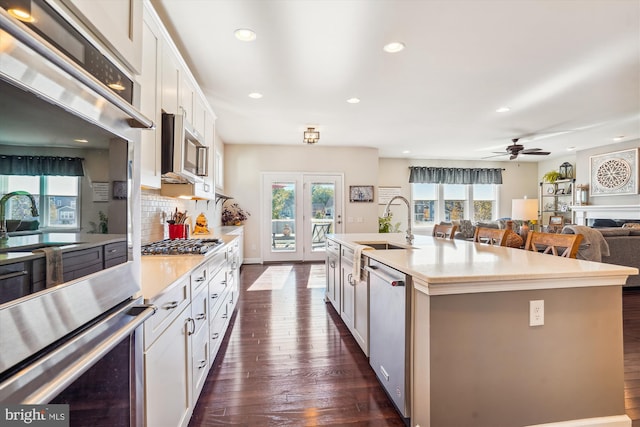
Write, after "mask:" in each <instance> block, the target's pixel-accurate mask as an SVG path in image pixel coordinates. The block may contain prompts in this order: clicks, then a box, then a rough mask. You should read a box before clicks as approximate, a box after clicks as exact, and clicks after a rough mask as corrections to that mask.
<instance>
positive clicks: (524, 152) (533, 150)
mask: <svg viewBox="0 0 640 427" xmlns="http://www.w3.org/2000/svg"><path fill="white" fill-rule="evenodd" d="M535 151H542V148H527V149H526V150H522V151H520V152H521V153H523V154H528V153H533V152H535Z"/></svg>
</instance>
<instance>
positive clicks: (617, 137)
mask: <svg viewBox="0 0 640 427" xmlns="http://www.w3.org/2000/svg"><path fill="white" fill-rule="evenodd" d="M623 139H624V135H618V136H616V137H615V138H613V140H614V141H622V140H623Z"/></svg>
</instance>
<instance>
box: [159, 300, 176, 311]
mask: <svg viewBox="0 0 640 427" xmlns="http://www.w3.org/2000/svg"><path fill="white" fill-rule="evenodd" d="M177 306H178V301H171V302H168V303H166V304H165V305H163V306H162V308H164V309H165V310H173V309H174V308H176V307H177Z"/></svg>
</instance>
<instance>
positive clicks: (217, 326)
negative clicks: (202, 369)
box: [209, 304, 229, 363]
mask: <svg viewBox="0 0 640 427" xmlns="http://www.w3.org/2000/svg"><path fill="white" fill-rule="evenodd" d="M228 323H229V313H228V312H227V304H224V305H223V306H222V307H220V309H219V310H218V312H217V313H216V314H214V315H213V318H212V320H211V325H210V327H209V337H210V338H211V356H210V360H211V363H213V361H214V359H215V358H216V354H217V353H218V349H219V348H220V344H222V339H223V338H224V334H225V332H226V330H227V324H228Z"/></svg>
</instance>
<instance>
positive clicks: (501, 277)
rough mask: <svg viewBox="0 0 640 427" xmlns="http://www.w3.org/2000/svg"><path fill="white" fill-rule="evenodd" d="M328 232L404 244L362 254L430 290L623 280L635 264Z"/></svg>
mask: <svg viewBox="0 0 640 427" xmlns="http://www.w3.org/2000/svg"><path fill="white" fill-rule="evenodd" d="M328 238H330V239H332V240H334V241H335V242H337V243H340V244H342V245H345V246H347V247H350V248H352V249H353V248H355V247H356V246H357V245H359V244H365V245H366V243H367V242H368V243H375V242H390V243H394V244H396V245H399V246H406V247H407V248H408V249H407V250H397V249H390V250H381V249H376V250H364V251H363V254H364V255H365V256H367V257H369V258H371V259H375V260H377V261H380V262H382V263H384V264H386V265H388V266H390V267H393V268H395V269H397V270H400V271H402V272H404V273H406V274H408V275H410V276H412V277H414V278H418V279H420V280H421V281H422V282H424V283H426V284H427V287H428V289H423V291H425V292H427V293H429V294H432V295H434V294H450V293H468V292H492V291H506V290H525V289H545V288H557V287H585V286H605V285H618V286H619V285H623V284H624V283H625V280H626V278H627V276H629V275H634V274H638V269H637V268H632V267H624V266H618V265H613V264H605V263H599V262H592V261H584V260H577V259H568V258H562V257H557V256H552V255H548V254H540V253H536V252H532V251H525V250H521V249H516V248H509V247H499V246H490V245H485V244H479V243H474V242H469V241H465V240H456V239H453V240H449V239H435V238H433V237H430V236H416V237H415V240H414V242H413V243H412V244H411V245H409V244H408V243H407V242H406V240H405V234H404V233H388V234H387V233H384V234H381V233H350V234H332V235H329V236H328Z"/></svg>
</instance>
